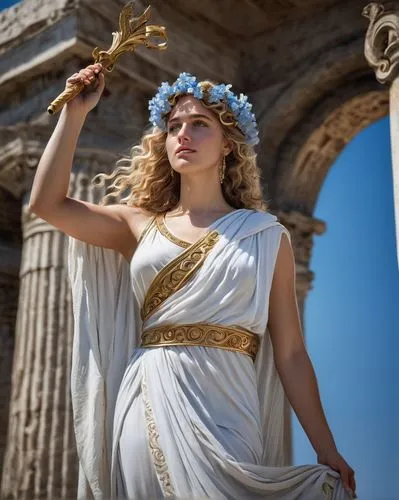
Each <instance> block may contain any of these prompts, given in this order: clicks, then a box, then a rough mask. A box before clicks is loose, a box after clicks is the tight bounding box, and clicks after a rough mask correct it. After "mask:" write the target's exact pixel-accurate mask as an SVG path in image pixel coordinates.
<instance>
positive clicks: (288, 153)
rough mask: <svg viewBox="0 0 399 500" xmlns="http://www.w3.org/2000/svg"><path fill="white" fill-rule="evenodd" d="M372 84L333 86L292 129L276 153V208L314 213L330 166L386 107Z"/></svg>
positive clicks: (383, 96) (382, 95) (385, 97)
mask: <svg viewBox="0 0 399 500" xmlns="http://www.w3.org/2000/svg"><path fill="white" fill-rule="evenodd" d="M375 87H376V85H375V84H374V82H372V81H370V82H369V81H365V82H363V84H362V85H360V84H359V83H357V85H356V86H355V87H349V88H345V87H341V88H339V89H337V91H336V92H335V93H334V95H330V96H327V98H325V99H324V100H323V101H322V102H320V103H318V104H317V105H315V106H314V108H313V110H312V113H310V114H308V115H307V116H306V118H304V119H303V120H301V122H299V123H298V124H297V125H296V126H295V128H294V130H292V131H291V133H290V135H289V136H288V137H287V139H286V140H285V141H284V142H283V143H282V144H281V147H280V149H279V151H278V153H277V169H276V170H277V172H276V182H275V183H274V184H273V185H274V188H275V190H276V191H275V197H274V198H275V201H276V203H277V204H278V206H279V207H280V208H283V209H284V210H298V211H300V212H301V213H303V214H307V215H311V214H312V213H313V211H314V207H315V204H316V201H317V197H318V194H319V192H320V189H321V186H322V183H323V181H324V179H325V177H326V175H327V173H328V170H329V169H330V168H331V166H332V165H333V163H334V161H335V159H336V158H337V156H338V155H339V154H340V152H341V151H342V149H343V148H344V147H345V145H346V144H348V143H349V142H350V141H351V140H352V138H353V137H354V136H355V135H356V134H358V133H359V132H360V131H361V130H363V129H364V128H365V127H367V126H368V125H370V124H371V123H373V122H374V121H376V120H378V119H380V118H382V117H384V116H386V115H387V114H388V112H389V94H388V91H386V90H385V89H376V88H375ZM281 179H282V180H283V182H279V180H281Z"/></svg>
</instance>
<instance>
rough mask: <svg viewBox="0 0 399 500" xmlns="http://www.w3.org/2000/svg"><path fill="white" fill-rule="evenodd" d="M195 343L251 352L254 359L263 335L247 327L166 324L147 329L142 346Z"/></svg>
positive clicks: (249, 353) (195, 344) (245, 352)
mask: <svg viewBox="0 0 399 500" xmlns="http://www.w3.org/2000/svg"><path fill="white" fill-rule="evenodd" d="M169 345H187V346H190V345H193V346H205V347H217V348H220V349H227V350H229V351H238V352H241V353H243V354H247V355H248V356H250V357H251V358H252V359H253V360H254V361H255V358H256V353H257V352H258V347H259V336H258V335H256V334H255V333H252V332H249V331H247V330H244V329H243V328H239V327H234V326H223V325H210V324H208V323H192V324H185V325H163V326H159V327H155V328H150V329H148V330H145V331H144V332H143V334H142V336H141V346H140V347H157V346H169Z"/></svg>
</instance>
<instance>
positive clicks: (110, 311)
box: [68, 209, 348, 500]
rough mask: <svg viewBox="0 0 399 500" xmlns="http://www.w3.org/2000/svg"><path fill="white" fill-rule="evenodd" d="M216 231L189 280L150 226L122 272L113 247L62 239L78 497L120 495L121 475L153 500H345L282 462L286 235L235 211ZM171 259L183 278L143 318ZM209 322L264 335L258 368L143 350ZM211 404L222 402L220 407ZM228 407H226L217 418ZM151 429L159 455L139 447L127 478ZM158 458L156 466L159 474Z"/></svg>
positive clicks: (231, 359)
mask: <svg viewBox="0 0 399 500" xmlns="http://www.w3.org/2000/svg"><path fill="white" fill-rule="evenodd" d="M211 234H212V235H213V236H212V238H213V239H212V238H211V239H210V240H212V244H211V245H209V246H208V247H207V251H206V253H205V255H203V257H205V258H202V259H200V265H198V266H196V267H195V272H192V270H193V267H192V265H191V264H192V263H191V264H190V262H189V258H190V247H188V248H187V249H186V250H184V252H183V253H182V252H181V251H182V249H181V248H180V249H179V248H178V247H177V246H176V245H175V244H173V243H171V242H169V241H168V240H166V239H164V240H161V239H160V238H161V236H160V235H159V234H158V233H157V231H156V230H155V229H154V225H153V226H152V228H151V230H149V231H148V234H146V236H145V238H144V239H143V240H142V241H141V242H140V245H139V246H138V248H137V250H136V252H135V255H134V257H133V259H132V262H131V263H130V265H129V264H128V263H127V262H126V261H125V260H124V259H123V257H122V256H120V255H119V254H117V253H116V252H114V251H113V250H107V249H103V248H100V247H94V246H92V245H89V244H86V243H84V242H81V241H78V240H75V239H72V238H71V239H70V245H69V254H68V264H69V274H70V280H71V286H72V294H73V309H74V317H75V337H74V346H73V367H72V374H71V377H72V384H71V391H72V402H73V411H74V426H75V433H76V441H77V450H78V455H79V462H80V473H79V492H78V498H82V499H83V498H94V499H96V500H97V499H99V500H100V499H101V500H105V499H108V498H112V499H116V498H121V499H122V498H127V497H128V496H127V491H128V488H129V485H126V483H127V482H129V481H128V479H129V478H128V476H129V474H132V476H131V477H135V478H138V479H135V480H134V481H136V482H137V481H138V482H140V481H142V482H143V483H144V482H145V481H146V484H143V485H142V488H143V489H141V490H134V488H133V490H131V491H134V493H133V494H134V495H135V496H136V497H137V498H138V497H140V494H139V493H138V492H139V491H140V492H143V491H145V492H146V496H147V497H150V496H151V495H153V497H154V498H155V497H156V498H163V497H173V498H185V497H186V498H187V492H188V491H190V492H194V494H192V495H191V496H190V498H200V497H202V498H206V497H211V496H212V495H211V494H212V493H213V495H214V496H212V498H237V497H240V498H244V497H245V498H266V497H267V498H279V499H284V500H293V499H294V498H303V499H307V500H311V499H317V498H329V496H330V498H332V499H334V500H338V499H339V500H341V499H346V498H348V497H347V495H346V493H345V492H344V490H343V488H342V484H341V482H340V481H336V479H337V477H338V474H337V473H336V472H334V471H332V470H331V469H329V468H328V467H325V466H321V465H317V466H315V465H313V466H311V465H307V466H301V467H291V466H288V464H285V463H284V442H285V436H284V413H285V410H284V407H285V404H286V400H285V395H284V391H283V387H282V384H281V381H280V378H279V376H278V373H277V370H276V368H275V364H274V359H273V349H272V344H271V341H270V336H269V332H268V329H267V319H268V302H269V293H270V288H271V283H272V278H273V271H274V266H275V260H276V257H277V252H278V248H279V245H280V240H281V236H282V234H286V235H287V237H288V238H290V235H289V232H288V231H287V229H286V228H284V226H282V225H281V224H280V223H279V222H278V221H277V218H276V217H275V216H273V215H272V214H269V213H267V212H266V213H264V212H258V211H254V210H247V209H241V210H236V211H235V212H233V213H230V214H228V215H226V216H224V217H222V218H220V219H218V220H217V221H215V223H214V224H212V225H211V226H210V228H209V233H208V236H209V235H211ZM214 236H217V237H214ZM157 238H158V239H157ZM208 239H209V238H208ZM201 240H202V242H206V241H207V237H206V236H205V237H204V238H202V239H201ZM197 243H198V242H197ZM168 245H169V246H168ZM193 248H195V244H194V245H192V248H191V250H192V249H193ZM182 255H183V258H182ZM184 257H187V259H186V261H185V260H184ZM151 259H152V260H151ZM174 261H175V263H179V266H178V267H179V269H180V271H183V274H182V275H179V280H177V281H178V283H177V282H176V283H175V285H173V280H171V281H169V282H168V283H169V284H172V286H169V288H168V292H167V293H166V294H163V295H162V294H161V295H162V300H158V299H157V301H156V302H154V304H156V307H152V308H149V309H148V311H149V313H146V314H144V315H143V319H142V318H141V315H140V310H141V308H142V307H143V305H144V304H145V303H146V296H147V292H148V291H149V289H150V286H152V287H153V291H154V289H155V292H157V287H156V286H155V285H156V283H157V279H156V278H157V276H158V283H161V282H162V280H159V276H161V277H162V276H163V279H164V280H168V279H169V278H170V275H169V278H168V273H167V272H166V271H167V266H169V268H170V269H174ZM197 262H198V261H197ZM184 269H186V272H187V273H190V275H187V276H186V277H185V276H184ZM154 283H155V285H154ZM151 284H152V285H151ZM158 292H159V290H158ZM147 303H148V298H147ZM204 322H206V323H210V324H217V325H226V326H229V325H237V326H240V327H242V328H245V329H247V330H249V331H251V332H253V333H255V334H257V335H259V337H260V347H259V350H258V354H257V356H256V360H255V363H253V361H252V360H251V358H250V357H248V356H245V355H243V354H241V353H237V352H232V351H223V350H222V349H217V348H212V347H201V346H198V347H197V346H195V347H191V346H190V347H185V346H168V347H167V348H157V347H153V348H147V349H146V348H141V347H140V337H141V333H142V331H143V330H146V329H151V328H156V327H158V326H162V325H168V324H174V325H179V324H192V323H194V324H195V323H204ZM208 372H209V374H208V375H206V374H207V373H208ZM215 376H216V377H217V378H214V377H215ZM210 379H212V380H214V383H213V384H212V385H211V386H208V385H207V384H209V381H210ZM230 385H231V387H230ZM251 388H253V390H252V389H251ZM220 398H226V401H225V402H224V401H223V400H220V401H219V406H218V405H217V403H215V401H216V402H217V401H218V399H220ZM215 404H216V406H215ZM227 405H230V406H231V407H234V408H235V409H236V410H235V412H230V413H223V412H225V410H226V408H225V407H226V406H227ZM149 419H150V420H149ZM229 419H230V423H229V422H228V420H229ZM129 422H132V425H131V426H130V427H129ZM132 427H134V428H132ZM245 429H247V430H245ZM147 431H148V432H150V431H151V432H152V434H149V436H152V437H151V440H150V439H149V438H148V439H149V441H148V442H149V443H150V441H151V442H152V443H155V444H156V445H157V446H159V450H158V451H157V450H155V451H154V448H153V447H151V444H148V445H144V448H143V450H144V451H143V456H144V455H145V456H146V457H147V458H148V463H149V464H150V463H151V464H152V465H151V467H150V466H149V467H148V468H147V469H150V468H151V471H150V472H148V477H147V478H145V477H143V476H145V475H146V474H147V469H146V470H145V471H144V473H143V474H141V475H140V474H138V472H137V471H138V470H139V469H138V465H137V471H136V472H135V471H134V468H135V464H132V465H131V469H129V470H127V471H126V468H124V465H123V464H124V463H126V460H125V459H124V454H126V453H130V451H129V448H131V446H130V442H129V439H130V438H131V439H132V442H137V443H139V444H140V443H141V441H139V440H140V439H143V436H144V434H146V433H147ZM241 431H242V432H243V433H244V434H245V433H247V434H246V435H244V434H243V435H241ZM129 433H130V434H129ZM126 436H127V437H128V440H127V438H126ZM229 436H230V437H229ZM135 440H137V441H135ZM247 441H248V442H247ZM126 443H127V444H126ZM248 443H250V444H251V443H253V446H252V447H251V446H250V444H248ZM139 444H138V446H139ZM154 446H155V445H154ZM147 448H148V449H149V450H151V452H148V453H147V451H146V450H147ZM176 450H179V453H177V452H176ZM154 453H155V455H154ZM184 455H187V456H186V460H183V456H184ZM154 456H157V457H158V458H159V457H161V458H162V460H163V461H162V460H161V463H162V467H161V472H159V470H158V468H157V467H158V465H159V464H158V465H157V463H156V461H155V460H154ZM151 457H152V458H151ZM143 460H144V458H143ZM283 466H285V467H283ZM134 474H138V475H136V476H134ZM130 482H133V480H130ZM165 485H166V486H165ZM165 488H167V489H166V490H165ZM330 488H332V489H330ZM149 492H151V495H150V493H149ZM216 492H217V493H216ZM301 495H302V496H301ZM328 495H329V496H328Z"/></svg>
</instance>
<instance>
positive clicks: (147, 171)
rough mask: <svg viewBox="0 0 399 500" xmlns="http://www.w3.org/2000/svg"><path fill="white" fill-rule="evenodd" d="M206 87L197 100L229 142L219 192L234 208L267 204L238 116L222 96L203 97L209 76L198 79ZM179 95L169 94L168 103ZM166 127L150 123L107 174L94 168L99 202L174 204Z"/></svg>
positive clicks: (157, 207) (175, 186) (162, 208)
mask: <svg viewBox="0 0 399 500" xmlns="http://www.w3.org/2000/svg"><path fill="white" fill-rule="evenodd" d="M200 84H201V86H202V88H203V90H204V98H203V99H202V100H201V103H202V104H203V105H204V106H205V107H206V108H207V109H209V110H210V111H211V112H212V113H214V114H215V116H216V117H218V118H219V120H220V122H221V124H222V128H223V133H224V136H225V138H226V139H228V140H229V141H230V143H231V145H232V151H231V152H230V153H229V154H228V155H227V156H226V170H225V176H224V181H223V184H222V192H223V196H224V198H225V200H226V202H227V203H228V204H229V205H230V206H232V207H234V208H249V209H256V210H261V211H266V210H267V205H266V202H265V201H264V200H263V193H262V187H261V171H260V169H259V167H258V166H257V163H256V153H255V151H254V149H253V146H250V145H248V144H247V143H246V142H245V138H244V135H243V133H242V132H241V131H240V130H239V128H238V127H236V121H235V119H234V116H233V115H232V113H231V112H230V111H229V110H228V108H227V106H226V104H225V103H224V102H222V101H220V102H218V103H212V104H210V103H209V102H207V96H208V91H209V90H210V89H211V88H212V87H213V86H214V85H215V84H214V83H213V82H211V81H209V80H205V81H202V82H200ZM180 97H182V95H178V96H173V97H172V98H170V103H171V105H172V107H173V106H174V105H175V104H176V102H177V101H178V99H179V98H180ZM166 136H167V133H166V132H164V131H162V130H161V129H159V128H158V127H153V128H151V129H150V130H149V131H146V132H145V133H144V134H143V136H142V138H141V141H140V144H138V145H136V146H133V147H132V149H131V151H130V156H129V157H127V158H121V159H119V160H118V161H117V162H116V169H115V170H114V171H113V172H112V173H111V174H104V173H100V174H97V175H96V176H95V177H94V178H93V180H92V183H94V184H95V185H97V186H104V185H105V183H104V181H109V180H112V181H113V182H112V184H111V185H110V186H109V187H107V190H110V191H111V192H109V193H107V194H105V195H104V196H103V197H102V199H101V200H100V205H105V204H108V202H110V200H115V199H118V201H119V203H122V204H127V205H128V206H134V207H137V208H141V209H143V210H145V211H146V212H149V213H152V214H163V213H166V212H168V211H169V210H171V209H173V208H174V207H175V206H176V205H177V203H178V202H179V197H180V174H179V173H177V172H175V171H174V170H173V169H172V167H171V165H170V163H169V160H168V156H167V152H166Z"/></svg>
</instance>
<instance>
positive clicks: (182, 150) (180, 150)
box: [176, 148, 195, 155]
mask: <svg viewBox="0 0 399 500" xmlns="http://www.w3.org/2000/svg"><path fill="white" fill-rule="evenodd" d="M179 153H195V149H190V148H178V149H177V150H176V154H177V155H178V154H179Z"/></svg>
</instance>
